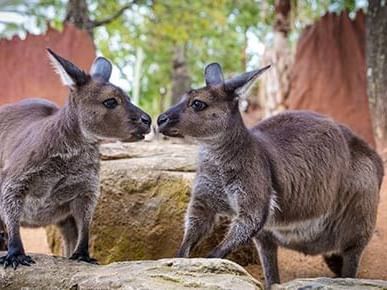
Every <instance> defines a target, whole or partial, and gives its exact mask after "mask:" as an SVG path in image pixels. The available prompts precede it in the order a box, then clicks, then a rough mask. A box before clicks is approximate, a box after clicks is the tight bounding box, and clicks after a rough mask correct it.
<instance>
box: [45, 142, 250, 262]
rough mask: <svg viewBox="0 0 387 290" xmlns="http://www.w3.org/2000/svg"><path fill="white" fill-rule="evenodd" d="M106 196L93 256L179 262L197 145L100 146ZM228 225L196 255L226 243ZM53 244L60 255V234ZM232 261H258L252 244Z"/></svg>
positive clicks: (51, 236) (53, 234)
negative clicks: (224, 241) (225, 236)
mask: <svg viewBox="0 0 387 290" xmlns="http://www.w3.org/2000/svg"><path fill="white" fill-rule="evenodd" d="M101 158H102V160H103V161H102V164H101V197H100V199H99V202H98V206H97V209H96V212H95V215H94V219H93V226H92V234H91V253H92V255H93V256H94V257H95V258H97V259H98V260H99V261H100V262H101V263H104V264H105V263H111V262H116V261H126V260H148V259H160V258H168V257H174V256H175V254H176V251H177V249H178V247H179V245H180V242H181V240H182V236H183V224H184V215H185V211H186V207H187V204H188V201H189V197H190V193H191V186H192V181H193V179H194V176H195V169H196V159H197V146H196V145H187V144H171V143H167V142H150V143H149V142H148V143H147V142H142V143H135V144H123V143H112V144H104V145H102V147H101ZM228 222H229V221H228V220H222V222H221V223H220V224H219V226H218V227H217V228H216V230H215V232H214V234H213V235H211V236H210V237H209V238H208V239H206V240H205V241H204V242H203V243H202V244H201V245H200V246H199V247H198V249H197V250H196V251H195V252H194V253H193V256H196V257H205V256H206V255H207V254H208V253H209V251H210V250H211V249H212V248H213V247H215V245H216V244H217V243H218V242H220V241H221V239H222V237H223V235H224V233H225V231H226V230H227V224H228ZM47 232H48V242H49V245H50V247H51V249H52V250H53V252H54V253H55V254H58V255H60V254H61V253H62V251H61V241H60V235H59V233H58V231H57V230H56V229H55V228H54V227H49V228H48V230H47ZM229 258H230V259H232V260H234V261H236V262H238V263H240V264H242V265H246V264H248V263H254V262H256V261H257V254H256V251H255V249H254V247H253V246H252V245H251V244H249V245H247V246H245V247H243V248H242V249H240V250H238V251H235V252H234V253H233V254H231V255H230V256H229Z"/></svg>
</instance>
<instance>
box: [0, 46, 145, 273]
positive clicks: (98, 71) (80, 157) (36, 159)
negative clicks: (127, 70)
mask: <svg viewBox="0 0 387 290" xmlns="http://www.w3.org/2000/svg"><path fill="white" fill-rule="evenodd" d="M49 56H50V57H51V60H52V61H53V65H54V66H55V68H56V69H57V70H58V71H59V73H60V76H61V78H62V80H63V81H64V83H65V84H66V85H68V86H69V87H70V97H69V101H68V104H67V105H66V106H64V107H63V108H61V109H59V108H58V107H57V106H56V105H55V104H53V103H51V102H49V101H46V100H39V99H36V100H24V101H21V102H18V103H15V104H11V105H5V106H2V107H0V140H1V141H0V217H1V220H2V221H3V222H4V224H5V225H6V229H7V232H8V254H7V255H6V256H4V257H1V258H0V263H1V264H4V266H5V267H7V266H9V265H11V266H13V267H14V268H16V267H17V266H18V265H19V264H23V265H29V264H31V263H33V261H32V259H31V258H30V257H29V256H26V255H25V251H24V248H23V244H22V241H21V238H20V226H27V227H41V226H47V225H50V224H56V225H57V226H58V227H59V229H60V231H61V233H62V235H63V238H64V250H65V255H66V256H71V258H72V259H77V260H83V261H88V262H93V261H95V260H94V259H92V258H90V257H89V249H88V242H89V241H88V240H89V225H90V222H91V219H92V216H93V212H94V208H95V205H96V202H97V198H98V195H99V149H98V144H99V142H100V140H101V139H100V138H103V137H108V138H115V139H125V140H129V141H135V140H139V139H142V138H143V135H144V134H146V133H148V132H149V129H150V123H151V120H150V117H149V116H148V115H146V114H145V113H144V112H143V111H141V110H140V109H139V108H137V107H136V106H134V105H133V104H131V103H130V101H129V98H128V96H127V95H126V94H125V93H124V92H123V91H122V90H121V89H120V88H118V87H115V86H114V85H112V84H111V83H109V82H108V79H109V77H110V73H111V64H110V63H109V62H108V61H107V60H106V59H104V58H97V59H96V62H95V63H94V64H93V67H92V69H91V74H90V75H89V74H86V73H84V72H83V71H81V70H80V69H79V68H77V67H76V66H75V65H73V64H72V63H70V62H69V61H67V60H65V59H63V58H61V57H60V56H58V55H56V54H55V53H54V52H52V51H50V50H49ZM112 98H114V99H115V100H116V101H117V103H118V105H117V106H116V107H115V108H114V109H109V108H107V107H106V106H105V105H104V104H103V103H104V101H106V100H108V99H112ZM0 224H1V221H0ZM0 230H1V227H0ZM1 242H3V243H4V241H0V243H1ZM3 246H4V245H3Z"/></svg>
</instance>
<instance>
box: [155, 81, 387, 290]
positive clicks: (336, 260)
mask: <svg viewBox="0 0 387 290" xmlns="http://www.w3.org/2000/svg"><path fill="white" fill-rule="evenodd" d="M248 75H249V74H243V75H242V76H240V77H238V79H239V81H241V78H243V79H244V81H242V82H240V86H242V87H243V86H244V85H246V84H248V82H249V78H248V77H246V76H248ZM226 82H227V81H226ZM240 88H241V87H235V91H234V92H230V91H226V90H225V88H224V86H221V85H217V86H215V87H214V86H207V87H205V88H201V89H197V90H192V91H190V92H188V93H187V94H186V95H184V96H183V98H182V100H181V102H180V103H179V104H177V105H175V106H174V107H172V108H170V109H169V110H168V111H167V112H165V113H164V114H162V115H161V116H160V117H159V119H158V124H159V128H160V132H161V133H163V134H166V135H169V136H185V135H188V136H193V137H196V138H197V139H198V140H199V142H200V143H201V145H200V151H199V168H198V171H197V176H196V180H195V183H194V188H193V192H192V196H191V201H190V203H189V206H188V209H187V214H186V221H185V233H184V239H183V241H182V245H181V247H180V249H179V251H178V256H179V257H188V256H189V253H190V251H191V250H192V248H193V247H195V245H197V244H198V243H199V242H200V241H201V240H202V239H203V238H204V237H205V236H207V235H208V234H210V233H211V229H212V228H213V225H214V222H215V220H216V217H217V216H218V215H228V216H230V217H232V218H233V220H232V223H231V225H230V228H229V231H228V233H227V235H226V236H225V238H224V239H223V241H222V242H221V243H220V244H219V245H218V246H217V247H216V248H215V249H214V250H213V251H212V252H211V253H210V255H209V257H220V258H222V257H225V256H226V255H227V254H228V253H230V252H231V251H232V250H234V249H235V248H237V247H238V246H240V245H242V244H244V243H246V242H247V241H248V240H250V239H252V240H253V241H254V243H255V244H256V246H257V250H258V252H259V255H260V259H261V264H262V266H263V269H264V272H265V280H266V287H267V288H270V286H271V285H272V284H273V283H279V282H280V278H279V271H278V265H277V248H278V246H282V247H285V248H289V249H293V250H296V251H299V252H302V253H305V254H308V255H319V254H322V255H324V257H325V261H326V262H327V265H328V266H329V268H330V269H331V270H332V271H334V272H335V274H336V275H337V276H341V277H355V275H356V272H357V268H358V264H359V260H360V257H361V253H362V251H363V249H364V248H365V246H366V245H367V243H368V242H369V240H370V239H371V236H372V234H373V231H374V227H375V222H376V213H377V206H378V203H379V190H380V185H381V182H382V179H383V174H384V172H383V163H382V160H381V159H380V157H379V156H378V155H377V153H376V152H375V151H374V150H373V149H371V148H370V147H369V146H368V145H367V144H366V142H364V141H363V140H362V139H361V138H359V137H358V136H356V135H355V134H354V133H353V132H352V131H351V130H350V129H348V128H347V127H345V126H343V125H341V124H338V123H337V122H335V121H333V120H332V119H330V118H328V117H325V116H322V115H320V114H317V113H313V112H307V111H289V112H285V113H282V114H278V115H276V116H274V117H271V118H268V119H266V120H263V121H262V122H260V123H259V124H258V125H257V126H255V127H254V128H252V129H250V130H248V129H247V128H246V127H245V125H244V124H243V121H242V118H241V115H240V112H239V110H238V95H237V94H236V93H235V92H236V91H239V89H240ZM198 100H199V101H201V102H204V103H205V104H206V107H205V109H202V110H199V111H197V110H196V111H195V109H194V107H193V106H194V103H195V101H198Z"/></svg>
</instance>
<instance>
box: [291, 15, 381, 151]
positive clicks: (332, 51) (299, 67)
mask: <svg viewBox="0 0 387 290" xmlns="http://www.w3.org/2000/svg"><path fill="white" fill-rule="evenodd" d="M287 105H288V106H289V108H290V109H308V110H314V111H318V112H321V113H325V114H328V115H330V116H332V117H333V118H335V119H336V120H338V121H340V122H343V123H345V124H347V125H348V126H350V127H351V128H352V129H353V130H354V131H356V132H357V133H358V134H359V135H361V136H362V137H364V138H365V139H366V140H367V141H368V142H369V143H370V144H372V145H374V137H373V134H372V125H371V119H370V113H369V109H368V101H367V92H366V65H365V17H364V14H363V13H358V15H357V17H356V19H355V20H353V21H352V20H351V19H350V18H349V17H348V15H347V14H341V15H335V14H327V15H325V16H323V17H322V18H321V19H320V20H319V21H318V22H316V23H315V24H314V25H312V26H310V27H308V28H307V29H306V30H305V31H304V33H303V35H302V36H301V38H300V40H299V42H298V46H297V52H296V59H295V63H294V67H293V70H292V79H291V90H290V95H289V98H288V104H287Z"/></svg>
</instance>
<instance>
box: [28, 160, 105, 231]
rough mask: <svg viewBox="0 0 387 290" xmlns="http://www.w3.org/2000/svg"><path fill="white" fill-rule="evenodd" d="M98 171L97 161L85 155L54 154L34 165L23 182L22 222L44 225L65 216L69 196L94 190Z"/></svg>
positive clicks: (95, 189) (73, 198)
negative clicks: (54, 156)
mask: <svg viewBox="0 0 387 290" xmlns="http://www.w3.org/2000/svg"><path fill="white" fill-rule="evenodd" d="M97 160H98V159H97ZM98 171H99V162H98V161H93V160H90V159H88V158H87V157H85V156H76V157H74V158H70V159H63V158H62V157H58V158H54V159H53V160H50V161H49V162H47V163H46V164H45V165H44V166H42V167H40V168H37V169H36V171H35V172H33V173H32V174H31V176H30V178H29V180H28V184H27V186H26V188H27V191H26V197H25V201H24V210H23V214H22V218H21V220H22V223H24V224H26V225H29V226H44V225H46V224H52V223H54V222H56V221H59V220H61V219H63V218H65V217H66V216H67V215H68V213H69V212H70V203H71V202H72V201H73V200H75V199H77V198H79V197H81V196H82V194H86V193H87V194H89V193H90V192H95V194H97V193H98V184H99V175H98Z"/></svg>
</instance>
